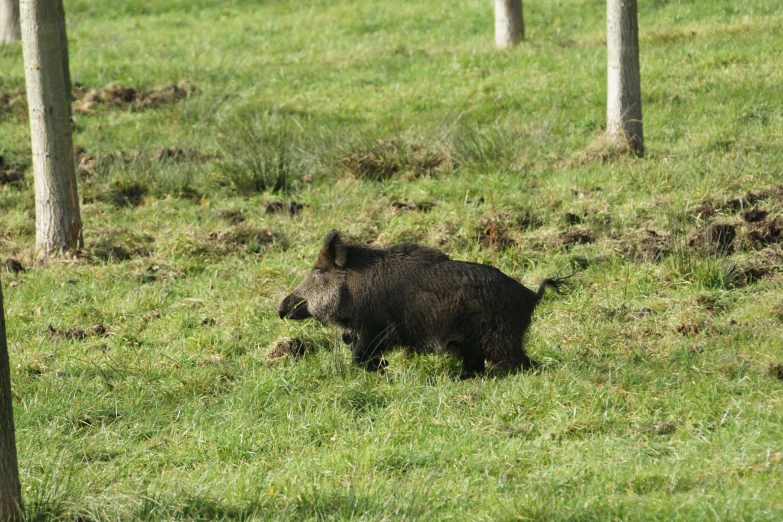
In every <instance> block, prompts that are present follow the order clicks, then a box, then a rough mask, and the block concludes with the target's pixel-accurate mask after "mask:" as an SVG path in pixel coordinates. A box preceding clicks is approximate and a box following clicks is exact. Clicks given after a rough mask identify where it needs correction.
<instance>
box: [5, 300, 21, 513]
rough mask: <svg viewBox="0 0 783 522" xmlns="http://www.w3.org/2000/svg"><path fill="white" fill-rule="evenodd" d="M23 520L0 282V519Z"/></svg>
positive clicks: (9, 367)
mask: <svg viewBox="0 0 783 522" xmlns="http://www.w3.org/2000/svg"><path fill="white" fill-rule="evenodd" d="M17 520H22V489H21V487H20V485H19V464H18V462H17V460H16V438H15V434H14V409H13V400H12V396H11V366H10V364H9V362H8V343H7V342H6V338H5V313H4V312H3V288H2V285H0V521H3V522H6V521H9V522H11V521H14V522H15V521H17Z"/></svg>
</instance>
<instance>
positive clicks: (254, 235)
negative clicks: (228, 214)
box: [209, 225, 278, 253]
mask: <svg viewBox="0 0 783 522" xmlns="http://www.w3.org/2000/svg"><path fill="white" fill-rule="evenodd" d="M276 239H278V238H277V235H276V234H275V233H274V232H272V231H271V230H269V229H268V228H258V227H254V226H251V225H240V226H237V227H235V228H233V229H231V230H223V231H218V232H212V233H210V234H209V240H210V241H211V242H213V243H216V244H217V245H216V246H217V247H218V248H219V249H220V250H223V251H226V252H232V251H236V250H239V249H246V250H247V251H248V252H250V253H258V252H260V251H261V250H262V249H263V248H264V247H267V246H269V245H271V244H272V243H274V242H275V240H276Z"/></svg>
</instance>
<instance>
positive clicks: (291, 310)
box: [277, 294, 312, 319]
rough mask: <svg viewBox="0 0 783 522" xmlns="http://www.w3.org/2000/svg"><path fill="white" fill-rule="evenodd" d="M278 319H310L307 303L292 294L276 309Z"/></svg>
mask: <svg viewBox="0 0 783 522" xmlns="http://www.w3.org/2000/svg"><path fill="white" fill-rule="evenodd" d="M277 313H278V314H279V315H280V319H307V318H308V317H312V315H311V314H310V312H309V311H308V310H307V301H305V300H304V299H302V298H301V297H299V296H296V295H294V294H291V295H289V296H288V297H286V298H285V299H283V302H282V303H280V306H278V307H277Z"/></svg>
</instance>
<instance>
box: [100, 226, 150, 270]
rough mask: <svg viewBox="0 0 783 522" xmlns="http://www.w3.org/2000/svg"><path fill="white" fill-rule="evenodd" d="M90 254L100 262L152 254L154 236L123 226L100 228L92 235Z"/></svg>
mask: <svg viewBox="0 0 783 522" xmlns="http://www.w3.org/2000/svg"><path fill="white" fill-rule="evenodd" d="M90 238H91V241H90V243H88V245H87V248H86V249H85V250H86V251H87V254H88V256H89V257H90V258H91V259H92V260H93V261H98V262H109V261H114V262H122V261H127V260H129V259H133V258H137V257H146V256H148V255H150V253H151V248H150V244H151V243H152V242H153V241H154V238H153V237H152V236H150V235H148V234H144V233H140V232H135V231H131V230H128V229H125V228H122V227H113V228H106V229H98V230H95V231H94V232H93V234H92V235H91V236H90Z"/></svg>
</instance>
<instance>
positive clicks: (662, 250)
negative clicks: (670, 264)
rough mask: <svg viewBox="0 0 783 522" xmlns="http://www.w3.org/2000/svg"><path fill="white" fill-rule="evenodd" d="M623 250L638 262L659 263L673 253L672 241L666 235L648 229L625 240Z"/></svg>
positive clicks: (622, 243)
mask: <svg viewBox="0 0 783 522" xmlns="http://www.w3.org/2000/svg"><path fill="white" fill-rule="evenodd" d="M621 248H622V250H623V252H625V254H626V255H628V256H629V257H631V258H632V259H633V260H634V261H636V262H639V263H659V262H660V261H661V260H662V259H663V258H665V257H666V256H668V255H669V254H670V253H671V240H670V237H669V236H668V235H666V234H661V233H658V232H656V231H654V230H650V229H646V230H642V231H641V232H640V233H639V235H638V236H636V237H629V238H626V239H624V240H623V241H622V242H621Z"/></svg>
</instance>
